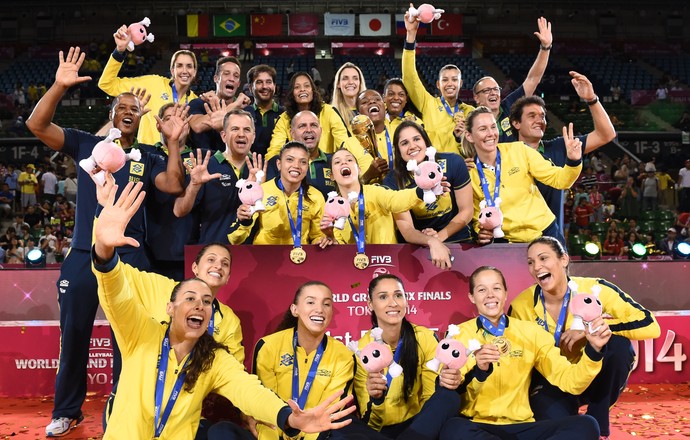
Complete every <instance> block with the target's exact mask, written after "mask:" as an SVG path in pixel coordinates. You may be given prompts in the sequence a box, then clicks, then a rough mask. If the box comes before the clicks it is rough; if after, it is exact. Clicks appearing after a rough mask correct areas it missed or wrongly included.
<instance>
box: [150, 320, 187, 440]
mask: <svg viewBox="0 0 690 440" xmlns="http://www.w3.org/2000/svg"><path fill="white" fill-rule="evenodd" d="M169 333H170V328H168V330H166V331H165V337H164V338H163V343H162V345H161V358H160V360H159V362H158V375H157V378H156V392H155V396H154V398H155V402H154V404H155V407H154V412H153V414H154V422H153V427H154V430H155V432H156V435H155V436H156V437H160V435H161V433H162V432H163V428H165V424H166V423H167V422H168V417H170V413H171V412H172V408H173V406H174V405H175V402H176V401H177V398H178V397H179V396H180V391H181V390H182V385H183V384H184V378H185V376H186V375H187V372H186V371H184V369H185V368H186V367H187V364H189V361H190V359H191V358H192V354H193V353H194V351H193V350H192V352H191V353H189V356H188V357H187V361H185V363H184V366H183V367H182V371H181V372H180V374H178V375H177V380H176V381H175V385H173V389H172V391H171V392H170V397H168V403H167V405H165V410H164V411H163V414H162V415H161V406H162V405H163V390H164V388H165V375H166V373H167V370H168V357H169V356H170V336H169Z"/></svg>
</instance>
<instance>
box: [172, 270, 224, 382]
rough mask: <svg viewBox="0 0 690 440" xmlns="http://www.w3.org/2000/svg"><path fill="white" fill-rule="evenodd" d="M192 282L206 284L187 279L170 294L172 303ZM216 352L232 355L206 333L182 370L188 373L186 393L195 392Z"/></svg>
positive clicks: (197, 342)
mask: <svg viewBox="0 0 690 440" xmlns="http://www.w3.org/2000/svg"><path fill="white" fill-rule="evenodd" d="M190 281H199V282H201V283H203V284H206V283H205V282H204V280H202V279H200V278H196V277H192V278H187V279H186V280H184V281H180V282H179V283H177V285H176V286H175V287H174V288H173V290H172V293H171V294H170V302H174V301H175V299H176V298H177V294H178V293H179V291H180V290H181V289H182V287H183V285H185V284H187V283H188V282H190ZM168 325H170V324H168ZM216 350H225V351H226V352H228V353H230V350H228V347H227V346H225V345H224V344H221V343H220V342H217V341H216V340H215V339H213V336H211V335H209V334H208V332H204V333H203V334H202V335H201V337H200V338H199V340H198V341H196V344H194V349H193V350H192V352H191V353H190V355H189V362H188V363H187V365H186V366H185V367H184V369H183V370H182V371H183V372H185V373H186V376H185V378H184V389H185V391H187V392H188V393H191V392H193V391H194V385H196V381H197V380H198V379H199V376H201V375H202V374H203V373H205V372H207V371H209V370H210V369H211V366H212V365H213V361H214V360H215V358H216Z"/></svg>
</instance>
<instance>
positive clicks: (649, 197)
mask: <svg viewBox="0 0 690 440" xmlns="http://www.w3.org/2000/svg"><path fill="white" fill-rule="evenodd" d="M644 170H645V175H644V176H643V177H642V185H641V188H640V190H641V191H642V210H643V211H656V210H657V209H658V206H659V192H660V191H659V179H658V178H657V177H656V168H655V167H654V164H653V163H651V162H649V163H647V164H646V165H645V166H644Z"/></svg>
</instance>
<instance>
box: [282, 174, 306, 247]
mask: <svg viewBox="0 0 690 440" xmlns="http://www.w3.org/2000/svg"><path fill="white" fill-rule="evenodd" d="M278 188H280V190H281V191H283V195H285V187H284V186H283V182H281V181H280V179H278ZM303 196H304V191H303V189H302V185H300V187H299V198H298V199H297V222H296V223H295V220H293V219H292V213H290V204H289V203H288V197H287V196H285V207H286V208H287V213H288V219H289V220H290V231H291V232H292V242H293V244H294V245H295V247H302V197H303Z"/></svg>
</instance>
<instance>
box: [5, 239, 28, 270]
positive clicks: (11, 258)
mask: <svg viewBox="0 0 690 440" xmlns="http://www.w3.org/2000/svg"><path fill="white" fill-rule="evenodd" d="M5 263H7V264H24V245H23V244H22V243H21V242H20V241H19V239H18V238H17V237H16V236H14V237H12V238H10V242H9V244H8V245H7V249H6V250H5Z"/></svg>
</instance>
